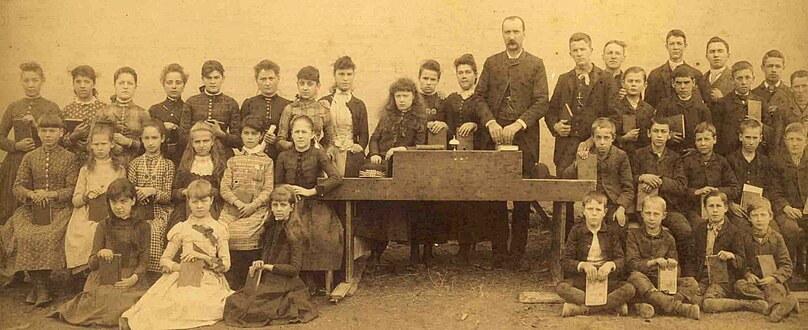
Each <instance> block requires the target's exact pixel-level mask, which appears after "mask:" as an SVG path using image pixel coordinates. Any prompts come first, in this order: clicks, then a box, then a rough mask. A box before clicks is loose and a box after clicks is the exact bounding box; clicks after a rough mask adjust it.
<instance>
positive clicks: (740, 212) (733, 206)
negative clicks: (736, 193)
mask: <svg viewBox="0 0 808 330" xmlns="http://www.w3.org/2000/svg"><path fill="white" fill-rule="evenodd" d="M729 210H730V212H732V214H734V215H736V216H739V217H743V218H747V215H746V210H744V209H743V208H742V207H741V204H738V203H734V202H732V203H729ZM800 213H802V212H800Z"/></svg>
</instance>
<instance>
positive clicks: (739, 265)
mask: <svg viewBox="0 0 808 330" xmlns="http://www.w3.org/2000/svg"><path fill="white" fill-rule="evenodd" d="M704 205H705V208H706V209H707V215H708V216H707V221H705V222H702V223H701V224H699V225H698V226H697V227H696V228H695V230H694V231H693V233H694V237H695V238H694V241H695V244H694V251H695V253H696V259H695V263H694V265H696V266H697V272H696V279H698V281H699V291H700V292H701V293H702V299H703V301H702V304H701V308H702V310H704V311H705V312H707V313H720V312H733V311H739V310H748V311H752V312H757V313H760V314H764V315H768V311H769V304H768V303H767V302H766V301H765V300H762V299H758V300H740V299H735V294H734V290H733V284H734V283H735V281H737V280H738V279H741V278H743V276H744V274H746V254H745V253H744V252H745V251H744V247H743V238H742V237H741V230H740V229H739V228H738V227H736V226H735V225H733V224H732V223H731V222H730V221H729V220H728V219H727V211H728V209H729V199H728V198H727V194H725V193H723V192H721V191H718V190H713V191H711V192H709V193H707V195H706V197H705V198H704ZM708 257H710V258H718V259H720V260H719V261H713V260H708ZM710 262H713V265H715V266H716V267H717V268H716V269H713V270H712V271H713V272H714V274H712V275H710V274H709V271H708V268H709V266H708V263H710ZM720 266H724V267H726V273H727V278H725V279H721V278H719V277H720V276H718V275H719V273H720V272H719V270H718V267H720ZM711 276H713V277H715V278H713V279H711V278H710V277H711Z"/></svg>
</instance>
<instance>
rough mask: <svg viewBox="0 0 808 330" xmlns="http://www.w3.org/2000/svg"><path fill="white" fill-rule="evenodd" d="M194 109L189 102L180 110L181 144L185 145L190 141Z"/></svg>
mask: <svg viewBox="0 0 808 330" xmlns="http://www.w3.org/2000/svg"><path fill="white" fill-rule="evenodd" d="M193 121H194V109H193V108H192V107H191V105H190V104H189V103H188V102H185V104H184V105H183V106H182V111H180V125H179V128H178V129H179V132H178V133H179V140H180V141H179V142H180V143H181V144H180V145H185V144H187V143H189V141H190V137H189V134H190V132H191V126H193V125H194V122H193Z"/></svg>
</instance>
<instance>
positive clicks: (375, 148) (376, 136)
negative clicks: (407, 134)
mask: <svg viewBox="0 0 808 330" xmlns="http://www.w3.org/2000/svg"><path fill="white" fill-rule="evenodd" d="M386 118H387V114H385V113H382V115H381V117H380V118H379V123H378V124H377V125H376V129H374V130H373V135H371V136H370V142H369V143H368V157H370V156H374V155H380V152H381V150H379V142H380V141H381V139H382V130H383V127H384V125H386V124H387V123H386V122H387V120H386Z"/></svg>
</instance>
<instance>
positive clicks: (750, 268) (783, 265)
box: [735, 198, 799, 322]
mask: <svg viewBox="0 0 808 330" xmlns="http://www.w3.org/2000/svg"><path fill="white" fill-rule="evenodd" d="M747 210H748V212H749V221H750V222H752V228H753V229H752V230H751V231H750V232H749V233H747V234H745V235H744V237H743V238H744V240H743V242H744V249H745V251H746V260H747V261H746V263H747V270H746V274H745V276H744V277H743V278H742V279H739V280H738V281H736V282H735V292H736V293H737V294H738V295H739V296H741V297H742V298H751V299H765V300H766V302H768V303H769V307H770V308H771V313H770V314H769V321H771V322H780V321H781V320H782V319H783V318H784V317H786V316H788V314H789V313H791V311H793V310H795V308H796V306H797V304H798V303H799V302H798V301H797V298H795V297H794V296H792V295H791V294H789V293H788V289H786V286H785V283H786V281H788V280H789V279H790V278H791V274H792V269H793V267H792V262H791V258H790V257H789V256H788V249H787V248H786V243H785V241H784V240H783V236H780V234H778V233H777V232H775V231H773V230H771V228H770V227H769V222H770V221H771V220H772V218H773V216H774V214H773V213H772V204H771V203H770V202H769V200H768V199H766V198H756V199H754V200H753V201H751V202H750V204H749V208H748V209H747ZM758 256H771V257H772V260H773V261H774V266H775V271H774V273H772V274H768V275H767V274H764V273H763V269H762V266H761V264H760V261H759V259H758Z"/></svg>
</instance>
